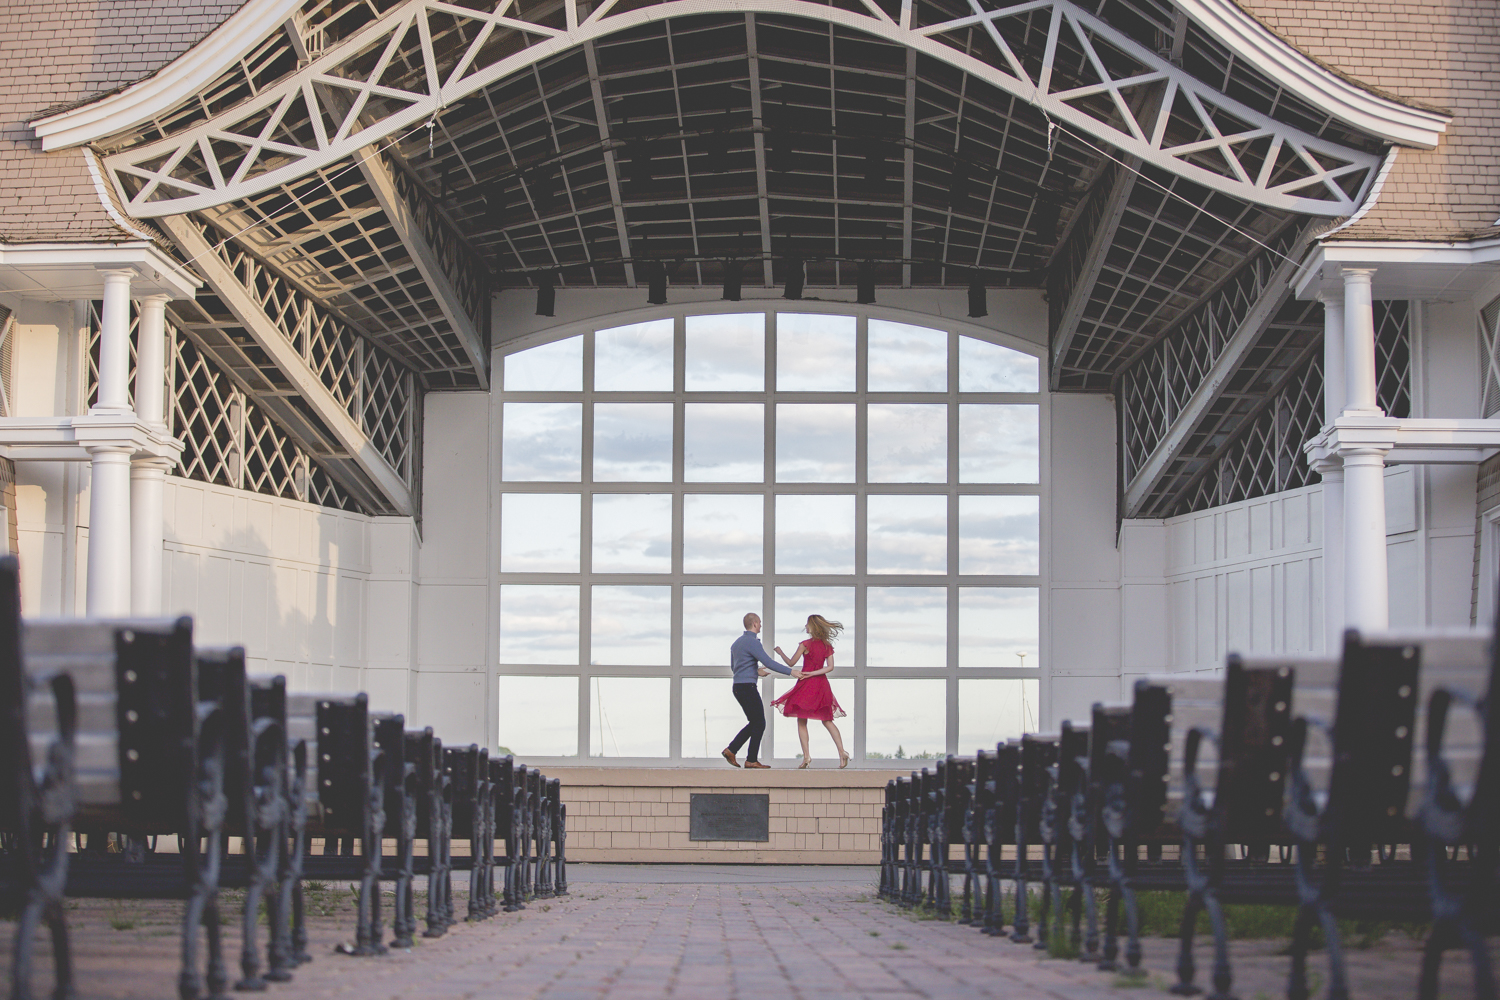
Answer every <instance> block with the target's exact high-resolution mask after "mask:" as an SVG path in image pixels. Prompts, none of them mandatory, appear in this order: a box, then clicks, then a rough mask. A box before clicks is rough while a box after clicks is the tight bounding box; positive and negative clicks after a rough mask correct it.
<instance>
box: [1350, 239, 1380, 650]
mask: <svg viewBox="0 0 1500 1000" xmlns="http://www.w3.org/2000/svg"><path fill="white" fill-rule="evenodd" d="M1374 273H1375V272H1374V271H1373V270H1368V269H1351V270H1346V271H1344V357H1345V361H1346V363H1345V366H1344V371H1345V376H1344V379H1345V382H1344V392H1345V401H1344V411H1343V412H1344V415H1345V416H1346V417H1362V416H1365V417H1368V416H1375V417H1378V416H1382V415H1383V414H1381V412H1380V407H1379V406H1378V405H1377V403H1376V395H1375V313H1374V307H1373V303H1372V302H1371V294H1370V279H1371V277H1372V276H1373V275H1374ZM1385 454H1386V449H1384V448H1380V447H1373V446H1372V447H1363V446H1345V447H1342V448H1340V457H1342V458H1343V460H1344V620H1345V622H1347V624H1348V625H1349V626H1350V627H1352V628H1358V629H1361V630H1364V631H1371V630H1380V629H1385V628H1387V627H1389V625H1390V594H1389V591H1388V589H1387V583H1386V575H1387V569H1386V551H1385Z"/></svg>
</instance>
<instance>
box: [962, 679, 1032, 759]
mask: <svg viewBox="0 0 1500 1000" xmlns="http://www.w3.org/2000/svg"><path fill="white" fill-rule="evenodd" d="M1036 719H1037V682H1036V681H1032V680H987V679H986V680H964V681H959V682H958V752H959V753H960V754H962V755H964V756H969V755H971V754H973V753H974V751H975V750H980V749H984V750H988V751H990V752H991V753H993V752H994V750H995V744H996V743H999V742H1000V741H1001V740H1014V739H1019V738H1020V737H1021V735H1022V734H1023V733H1034V732H1036V729H1037V726H1036Z"/></svg>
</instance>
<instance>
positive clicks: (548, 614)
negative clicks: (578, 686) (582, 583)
mask: <svg viewBox="0 0 1500 1000" xmlns="http://www.w3.org/2000/svg"><path fill="white" fill-rule="evenodd" d="M500 662H501V663H562V664H574V663H577V662H578V588H577V587H551V586H534V585H531V584H519V583H508V584H505V585H504V586H502V587H501V588H500Z"/></svg>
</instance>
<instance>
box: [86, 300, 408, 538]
mask: <svg viewBox="0 0 1500 1000" xmlns="http://www.w3.org/2000/svg"><path fill="white" fill-rule="evenodd" d="M136 324H137V315H136V311H135V308H134V303H132V308H131V325H130V336H131V352H130V358H131V387H132V395H133V392H134V385H135V371H134V369H135V335H136ZM167 338H168V350H169V351H170V359H171V366H170V379H169V381H168V384H167V393H168V398H169V401H170V402H169V406H168V410H169V412H168V415H167V422H168V427H169V429H170V430H171V433H172V434H173V436H174V437H178V438H180V439H181V440H182V442H183V445H184V447H183V452H182V458H181V460H180V462H179V464H178V466H177V468H176V469H175V470H173V471H174V474H175V475H179V476H182V477H183V478H186V479H195V480H198V481H199V482H205V483H215V484H217V485H219V486H232V487H235V488H237V489H245V490H250V491H252V492H255V493H265V494H269V495H271V496H278V497H284V498H286V499H290V500H303V501H306V502H308V503H315V504H318V505H320V506H323V507H334V508H337V509H339V510H359V506H358V504H357V503H355V502H354V501H353V500H352V499H351V498H350V497H349V496H347V495H346V494H345V493H344V491H342V490H340V489H339V488H338V486H337V485H336V484H335V483H334V481H333V480H332V478H331V477H329V475H328V473H327V472H326V471H325V470H324V469H323V468H322V467H321V466H319V465H318V464H317V462H316V461H315V460H314V459H313V458H312V457H311V456H310V455H308V454H307V453H306V452H304V451H303V450H302V448H301V447H300V446H299V445H298V444H297V442H296V441H294V440H293V439H292V438H291V436H290V435H288V434H287V433H286V431H285V430H283V429H282V428H281V427H279V426H278V425H277V424H276V422H275V421H274V420H272V419H271V417H270V416H269V415H268V414H267V413H266V412H265V411H264V410H262V409H261V408H260V407H258V406H256V405H255V403H254V402H253V401H251V400H250V399H249V398H248V397H247V396H246V395H245V394H244V393H243V392H241V391H240V389H239V388H238V387H237V386H236V385H235V383H234V381H233V379H231V378H230V377H229V375H228V374H227V373H226V372H224V371H222V370H221V369H219V368H218V367H217V366H216V365H215V364H214V363H213V361H211V360H210V358H209V357H208V355H206V354H204V353H203V352H202V351H200V350H199V349H198V348H197V346H196V345H194V344H193V342H192V340H190V339H189V338H188V337H186V336H185V335H183V334H182V332H181V331H179V330H178V329H177V328H176V327H175V325H173V324H172V323H171V322H170V321H168V323H167ZM86 355H87V357H88V399H89V401H90V403H92V402H93V401H94V400H95V399H97V397H98V391H99V385H98V381H99V376H98V368H99V303H97V302H95V303H91V304H90V307H89V330H88V351H87V352H86ZM406 450H407V451H409V450H410V448H409V446H407V449H406Z"/></svg>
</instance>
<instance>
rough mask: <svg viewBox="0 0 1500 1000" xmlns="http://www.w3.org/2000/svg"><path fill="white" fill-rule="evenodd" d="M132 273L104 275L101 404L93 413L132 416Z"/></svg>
mask: <svg viewBox="0 0 1500 1000" xmlns="http://www.w3.org/2000/svg"><path fill="white" fill-rule="evenodd" d="M131 277H132V272H130V271H105V272H104V308H103V311H102V312H100V314H99V400H98V402H96V403H95V404H94V408H93V410H92V411H91V412H94V413H101V412H103V413H128V412H130V385H129V383H130V279H131Z"/></svg>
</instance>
